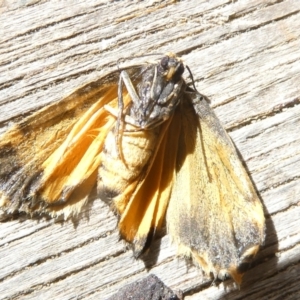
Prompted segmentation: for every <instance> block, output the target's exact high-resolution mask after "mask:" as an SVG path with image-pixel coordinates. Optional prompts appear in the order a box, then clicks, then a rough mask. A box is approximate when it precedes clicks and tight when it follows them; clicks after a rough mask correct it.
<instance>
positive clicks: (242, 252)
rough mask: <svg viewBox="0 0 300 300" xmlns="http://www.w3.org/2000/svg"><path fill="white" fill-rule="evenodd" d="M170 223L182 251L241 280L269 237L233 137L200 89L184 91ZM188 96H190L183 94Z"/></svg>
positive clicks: (219, 274) (206, 267)
mask: <svg viewBox="0 0 300 300" xmlns="http://www.w3.org/2000/svg"><path fill="white" fill-rule="evenodd" d="M183 97H186V98H188V97H190V101H182V104H181V105H182V107H181V115H182V118H181V131H180V134H179V136H180V141H179V145H178V147H179V148H178V156H177V169H176V176H175V177H176V179H175V182H174V186H173V190H172V195H171V199H170V202H169V207H168V211H167V225H168V232H169V233H170V235H171V237H172V239H173V241H174V242H175V243H176V244H177V245H178V246H179V253H180V254H182V255H185V256H187V257H192V258H193V260H194V261H196V262H197V263H198V264H199V265H200V266H201V267H202V269H203V270H204V271H205V272H206V273H207V274H210V273H213V275H214V276H215V277H219V278H224V277H225V276H226V275H228V274H229V275H230V276H231V277H232V278H233V279H234V280H235V281H236V282H237V283H238V284H239V283H240V282H241V279H242V274H243V272H244V271H245V270H243V269H244V268H245V267H246V265H247V262H248V260H249V259H250V258H251V257H252V256H254V255H255V254H256V252H257V251H258V248H259V246H260V245H261V244H262V243H263V241H264V214H263V209H262V205H261V202H260V200H259V198H258V196H257V194H256V192H255V189H254V187H253V185H252V183H251V180H250V179H249V177H248V175H247V173H246V171H245V168H244V166H243V165H242V163H241V161H240V158H239V155H238V153H237V151H236V149H235V147H234V145H233V144H232V142H231V140H230V137H229V136H228V134H227V133H226V131H225V130H224V129H223V127H222V125H221V124H220V122H219V120H218V119H217V117H216V116H215V114H214V112H213V111H212V110H211V108H210V107H209V104H208V103H207V101H206V100H205V99H203V98H202V97H200V95H199V94H197V93H194V94H191V95H190V94H189V93H185V94H184V96H183ZM183 100H186V99H183Z"/></svg>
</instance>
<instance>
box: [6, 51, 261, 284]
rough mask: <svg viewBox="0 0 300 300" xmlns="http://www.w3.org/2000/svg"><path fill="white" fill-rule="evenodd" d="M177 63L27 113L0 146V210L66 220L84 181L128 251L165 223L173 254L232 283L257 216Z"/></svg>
mask: <svg viewBox="0 0 300 300" xmlns="http://www.w3.org/2000/svg"><path fill="white" fill-rule="evenodd" d="M183 72H184V65H183V62H182V61H181V60H180V59H179V58H178V57H176V56H175V55H174V54H171V53H169V54H167V55H165V56H164V57H163V58H162V59H160V60H159V61H157V62H153V63H148V64H145V65H143V66H135V67H133V68H127V69H125V70H123V71H122V72H121V73H119V72H113V73H110V74H107V75H105V76H103V77H101V78H100V79H99V80H97V81H95V82H92V83H89V84H87V85H85V86H83V87H81V88H79V89H78V90H77V91H75V92H74V93H73V94H71V95H70V96H68V97H66V98H64V99H62V100H61V101H59V102H58V103H55V104H51V105H49V106H47V107H45V108H42V109H41V110H39V111H37V112H35V113H34V114H33V115H31V116H29V117H27V118H25V119H24V120H23V121H22V122H20V123H19V124H16V125H15V126H14V127H12V128H11V129H10V130H9V131H7V132H6V133H5V134H4V135H3V136H2V139H1V141H0V206H1V207H2V210H3V211H4V212H5V213H6V214H13V213H18V212H24V213H27V214H36V213H47V214H50V215H52V216H57V215H60V214H64V215H65V217H68V216H69V215H76V214H77V213H78V212H79V211H80V210H81V209H82V207H83V206H84V205H85V204H86V203H87V201H88V198H89V195H90V193H91V190H92V188H93V187H94V185H95V184H96V185H97V191H98V195H99V197H100V198H101V199H102V200H104V201H106V202H107V203H109V204H110V206H111V207H112V209H113V210H114V211H115V212H116V213H117V214H118V215H119V224H118V227H119V231H120V234H121V236H122V237H123V238H124V239H125V240H126V241H128V242H129V243H131V244H132V245H133V247H134V252H135V255H136V256H139V255H140V254H141V253H143V252H144V251H145V250H147V249H148V248H149V246H150V244H151V241H152V239H153V237H154V236H155V233H156V232H157V231H158V230H160V229H161V227H162V226H163V223H164V220H166V224H167V229H168V233H169V234H170V235H171V238H172V240H173V241H174V243H176V244H177V245H178V252H179V254H182V255H184V256H187V257H191V258H192V259H193V260H194V262H195V263H196V264H198V265H199V266H201V267H202V269H203V270H204V271H205V272H206V273H207V274H209V273H212V274H213V275H214V276H215V277H219V278H221V279H222V278H224V277H225V276H226V275H230V276H231V277H232V278H233V279H234V280H235V281H236V282H237V283H238V284H239V283H240V282H241V279H242V275H243V273H244V271H245V266H246V265H247V264H248V263H249V262H250V260H251V258H252V257H253V256H254V255H255V254H256V252H257V251H258V249H259V246H260V245H262V243H263V241H264V231H265V225H264V215H263V209H262V205H261V203H260V200H259V198H258V196H257V194H256V192H255V189H254V187H253V185H252V183H251V180H250V179H249V177H248V175H247V173H246V171H245V169H244V167H243V165H242V163H241V161H240V158H239V155H238V154H237V151H236V150H235V147H234V145H233V144H232V142H231V140H230V138H229V136H228V134H227V133H226V131H225V130H224V129H223V127H222V125H221V124H220V122H219V120H218V119H217V117H216V116H215V114H214V113H213V111H212V110H211V108H210V107H209V105H208V103H207V101H206V99H205V98H204V97H203V96H202V95H201V94H199V93H198V92H197V91H196V90H195V89H193V88H191V87H189V86H187V84H186V82H185V81H184V79H183V77H182V74H183Z"/></svg>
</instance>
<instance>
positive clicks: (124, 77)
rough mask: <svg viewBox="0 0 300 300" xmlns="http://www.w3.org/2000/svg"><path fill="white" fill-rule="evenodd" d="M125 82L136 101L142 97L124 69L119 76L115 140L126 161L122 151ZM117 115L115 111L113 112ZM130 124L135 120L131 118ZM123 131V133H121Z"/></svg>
mask: <svg viewBox="0 0 300 300" xmlns="http://www.w3.org/2000/svg"><path fill="white" fill-rule="evenodd" d="M123 83H124V84H125V87H126V89H127V92H128V94H129V95H130V97H131V99H132V101H133V102H134V103H138V102H140V98H139V96H138V94H137V92H136V90H135V88H134V86H133V84H132V81H131V79H130V77H129V75H128V73H127V72H126V71H122V72H121V74H120V78H119V86H118V112H117V115H116V116H117V123H116V127H115V141H116V150H117V154H118V156H120V158H121V159H122V161H123V162H124V157H123V154H122V151H121V144H122V133H123V128H124V115H125V116H126V113H125V114H124V101H123ZM113 115H115V113H114V114H113ZM125 121H126V122H127V121H128V118H126V117H125ZM128 123H130V124H132V125H135V123H134V120H133V119H132V120H129V122H128ZM120 132H121V134H120Z"/></svg>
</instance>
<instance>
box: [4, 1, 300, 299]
mask: <svg viewBox="0 0 300 300" xmlns="http://www.w3.org/2000/svg"><path fill="white" fill-rule="evenodd" d="M0 3H1V7H0V12H1V14H0V24H1V35H0V90H1V93H0V127H1V129H0V133H1V132H5V131H6V130H7V129H8V128H9V127H10V126H11V125H12V124H13V123H14V122H17V121H18V120H20V119H21V118H22V117H24V116H26V115H28V114H29V113H31V112H33V111H35V110H36V109H38V108H40V107H43V106H45V105H46V104H48V103H51V102H54V101H58V100H59V99H61V98H62V97H64V96H66V95H68V94H69V93H71V92H72V91H73V90H75V89H76V88H77V87H79V86H81V85H82V84H83V83H87V82H89V81H91V80H93V79H96V78H97V77H99V75H101V74H103V73H104V72H107V71H109V70H112V69H115V68H116V63H117V60H118V59H119V58H129V61H131V59H130V58H131V57H132V56H138V55H143V54H148V53H165V52H167V51H173V52H176V53H178V54H179V55H181V56H182V58H183V59H184V61H185V63H186V64H188V65H189V66H190V68H191V69H192V72H193V74H194V77H195V81H196V85H197V88H198V90H199V91H201V93H203V94H205V95H207V96H208V97H209V98H210V99H211V104H212V106H213V107H214V108H215V111H216V113H217V115H218V116H219V118H220V119H221V121H222V122H223V124H224V126H225V128H226V129H227V130H228V131H229V133H230V135H231V137H232V138H233V140H234V142H235V144H236V146H237V148H238V150H239V151H240V153H241V155H242V157H243V159H244V162H245V164H246V166H247V168H248V171H249V174H250V175H251V177H252V179H253V181H254V183H255V185H256V188H257V190H258V192H259V195H260V197H261V199H262V202H263V204H264V209H265V214H266V217H267V239H266V243H265V246H264V247H263V249H262V250H261V251H260V252H259V254H258V256H257V259H256V261H255V263H254V264H253V268H252V269H251V270H250V271H248V272H247V273H246V275H245V278H244V282H243V284H242V286H241V289H240V290H238V289H237V288H236V287H234V286H233V285H232V284H231V281H227V282H225V283H221V284H219V285H218V286H215V285H212V284H211V280H210V279H209V278H206V277H204V276H203V275H202V273H201V271H200V270H198V269H197V268H195V267H193V266H192V265H190V264H188V263H186V262H185V261H184V260H183V259H178V258H176V249H175V247H174V246H172V245H170V242H169V237H168V235H165V236H163V237H162V238H161V239H159V238H158V239H157V240H156V241H155V244H154V246H153V249H152V254H151V255H150V257H149V258H148V260H147V261H146V265H150V266H151V267H150V268H149V269H147V268H146V267H145V263H144V262H143V261H142V260H135V259H134V258H133V256H132V252H131V250H130V249H128V248H127V246H126V245H125V243H124V242H123V241H119V238H118V234H117V231H116V230H115V227H116V222H117V220H116V218H115V216H114V215H113V214H112V213H111V212H110V210H109V208H108V207H107V206H106V205H105V204H104V203H102V202H101V201H100V200H99V199H96V200H95V201H94V202H93V203H92V204H91V207H90V209H89V210H87V211H86V212H83V213H82V217H81V219H80V220H79V221H78V222H77V223H74V222H72V221H67V222H58V221H55V220H45V219H41V220H31V219H29V220H28V219H25V220H12V221H9V222H4V223H0V233H1V234H0V266H1V268H0V299H106V298H107V297H109V296H111V295H112V294H114V293H115V292H116V291H117V290H118V289H119V288H121V287H123V286H124V285H125V284H128V283H131V282H133V281H135V280H137V279H141V278H143V277H145V276H146V274H147V273H153V274H156V275H157V276H158V277H159V278H160V279H161V280H163V281H164V283H165V284H166V285H168V286H169V287H171V288H172V289H174V290H176V289H181V290H182V291H183V292H184V295H185V299H189V300H192V299H266V298H268V299H279V298H281V299H283V297H284V299H298V298H299V297H300V286H299V276H300V134H299V128H300V105H299V104H300V2H299V1H298V0H282V1H279V0H277V1H276V0H241V1H230V0H228V1H226V0H215V1H204V0H203V1H202V0H200V1H180V2H175V1H174V2H173V1H169V2H163V1H141V2H140V1H115V2H114V1H101V0H98V1H96V0H95V1H74V0H66V1H58V0H51V1H48V0H45V1H38V0H32V1H29V0H28V1H21V0H20V1H17V0H15V1H9V0H6V1H5V0H4V1H1V2H0ZM138 59H139V58H137V60H138ZM141 60H144V58H142V59H141ZM188 80H189V79H188Z"/></svg>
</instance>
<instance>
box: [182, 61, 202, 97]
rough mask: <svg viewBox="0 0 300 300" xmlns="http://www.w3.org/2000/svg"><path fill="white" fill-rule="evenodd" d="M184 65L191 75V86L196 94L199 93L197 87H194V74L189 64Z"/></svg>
mask: <svg viewBox="0 0 300 300" xmlns="http://www.w3.org/2000/svg"><path fill="white" fill-rule="evenodd" d="M185 67H186V68H187V70H188V72H189V74H190V76H191V79H192V84H193V88H194V89H195V91H196V92H197V93H198V94H200V93H199V92H198V90H197V88H196V85H195V80H194V76H193V73H192V71H191V69H190V68H189V66H187V65H186V66H185ZM200 95H201V94H200Z"/></svg>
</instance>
